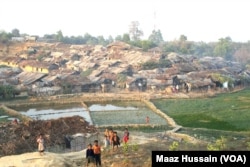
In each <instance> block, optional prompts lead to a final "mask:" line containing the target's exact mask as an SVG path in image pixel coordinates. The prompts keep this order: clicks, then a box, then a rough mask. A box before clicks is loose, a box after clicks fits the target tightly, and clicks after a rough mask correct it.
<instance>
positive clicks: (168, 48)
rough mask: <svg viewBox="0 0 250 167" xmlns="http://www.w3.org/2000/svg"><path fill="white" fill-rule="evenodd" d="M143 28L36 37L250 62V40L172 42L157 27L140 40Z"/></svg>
mask: <svg viewBox="0 0 250 167" xmlns="http://www.w3.org/2000/svg"><path fill="white" fill-rule="evenodd" d="M24 35H27V34H20V33H19V30H18V29H13V30H12V32H10V33H7V32H5V31H2V32H0V42H1V43H7V42H8V41H10V40H11V38H12V37H18V36H24ZM142 35H143V32H142V30H140V29H139V24H138V22H132V23H131V26H130V29H129V33H124V34H123V35H118V36H116V37H115V38H113V37H112V36H109V37H108V38H104V37H103V36H97V37H95V36H92V35H90V34H88V33H86V34H85V35H83V36H70V37H69V36H64V35H63V33H62V31H58V32H56V33H55V34H45V35H44V36H43V37H39V39H43V40H45V41H46V40H47V41H57V42H62V43H65V44H90V45H103V46H106V45H108V44H110V43H112V42H114V41H123V42H126V43H128V44H130V45H132V46H136V47H139V48H142V50H144V51H148V50H149V49H152V48H155V47H159V49H161V50H162V51H163V53H169V52H176V53H179V54H184V55H194V56H197V57H204V56H220V57H223V58H225V59H227V60H236V61H238V62H240V63H242V64H244V65H246V64H250V41H249V42H246V43H239V42H234V41H233V40H232V39H231V38H230V37H224V38H220V39H218V41H216V42H210V43H206V42H194V41H189V40H188V38H187V37H186V36H185V35H181V36H180V37H179V39H177V40H173V41H164V39H163V36H162V33H161V31H160V30H154V31H152V33H151V35H150V36H149V37H148V38H147V39H143V40H142V39H141V36H142Z"/></svg>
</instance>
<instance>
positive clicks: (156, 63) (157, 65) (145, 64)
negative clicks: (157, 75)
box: [142, 61, 159, 70]
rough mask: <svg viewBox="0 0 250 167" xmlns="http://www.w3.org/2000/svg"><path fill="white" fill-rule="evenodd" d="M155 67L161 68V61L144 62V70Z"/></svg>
mask: <svg viewBox="0 0 250 167" xmlns="http://www.w3.org/2000/svg"><path fill="white" fill-rule="evenodd" d="M155 68H159V63H158V62H155V61H147V62H145V63H143V64H142V69H143V70H153V69H155Z"/></svg>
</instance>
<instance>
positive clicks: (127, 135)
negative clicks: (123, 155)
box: [123, 128, 129, 144]
mask: <svg viewBox="0 0 250 167" xmlns="http://www.w3.org/2000/svg"><path fill="white" fill-rule="evenodd" d="M128 140H129V132H128V128H125V131H124V135H123V142H124V143H125V144H126V143H127V142H128Z"/></svg>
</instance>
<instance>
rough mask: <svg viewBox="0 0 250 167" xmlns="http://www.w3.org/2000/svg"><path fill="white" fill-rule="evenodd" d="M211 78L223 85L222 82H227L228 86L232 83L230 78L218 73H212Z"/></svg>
mask: <svg viewBox="0 0 250 167" xmlns="http://www.w3.org/2000/svg"><path fill="white" fill-rule="evenodd" d="M211 77H212V80H214V81H219V82H220V83H224V82H227V81H228V83H229V85H231V84H232V83H233V80H232V78H230V77H228V76H224V75H221V74H219V73H213V74H212V75H211Z"/></svg>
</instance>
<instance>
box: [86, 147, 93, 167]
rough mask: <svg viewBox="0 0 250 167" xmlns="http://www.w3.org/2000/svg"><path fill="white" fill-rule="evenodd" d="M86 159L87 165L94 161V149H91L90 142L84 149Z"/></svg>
mask: <svg viewBox="0 0 250 167" xmlns="http://www.w3.org/2000/svg"><path fill="white" fill-rule="evenodd" d="M86 159H87V166H88V165H89V163H90V162H94V150H93V149H92V144H89V145H88V149H87V150H86Z"/></svg>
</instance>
